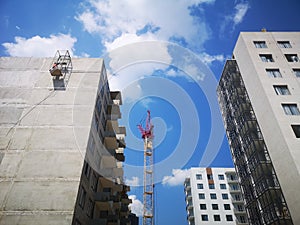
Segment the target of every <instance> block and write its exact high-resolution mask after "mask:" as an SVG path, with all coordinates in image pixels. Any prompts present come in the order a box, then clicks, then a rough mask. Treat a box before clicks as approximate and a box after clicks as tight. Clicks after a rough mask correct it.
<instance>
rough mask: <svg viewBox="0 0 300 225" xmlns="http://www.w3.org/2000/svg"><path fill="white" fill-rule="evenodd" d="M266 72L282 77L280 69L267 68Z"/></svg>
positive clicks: (271, 75) (270, 75) (272, 75)
mask: <svg viewBox="0 0 300 225" xmlns="http://www.w3.org/2000/svg"><path fill="white" fill-rule="evenodd" d="M266 72H267V74H268V76H269V77H275V78H276V77H282V75H281V73H280V71H279V69H266Z"/></svg>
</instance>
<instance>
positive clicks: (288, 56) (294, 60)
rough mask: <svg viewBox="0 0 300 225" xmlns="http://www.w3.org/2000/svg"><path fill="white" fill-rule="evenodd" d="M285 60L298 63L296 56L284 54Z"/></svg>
mask: <svg viewBox="0 0 300 225" xmlns="http://www.w3.org/2000/svg"><path fill="white" fill-rule="evenodd" d="M285 58H286V59H287V61H288V62H299V58H298V55H297V54H285Z"/></svg>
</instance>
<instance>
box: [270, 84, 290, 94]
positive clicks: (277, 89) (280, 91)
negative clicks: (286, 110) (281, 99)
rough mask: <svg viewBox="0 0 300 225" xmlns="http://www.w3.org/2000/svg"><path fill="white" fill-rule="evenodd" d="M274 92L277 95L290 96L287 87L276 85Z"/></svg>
mask: <svg viewBox="0 0 300 225" xmlns="http://www.w3.org/2000/svg"><path fill="white" fill-rule="evenodd" d="M273 87H274V90H275V92H276V94H277V95H290V94H291V93H290V91H289V89H288V86H287V85H274V86H273Z"/></svg>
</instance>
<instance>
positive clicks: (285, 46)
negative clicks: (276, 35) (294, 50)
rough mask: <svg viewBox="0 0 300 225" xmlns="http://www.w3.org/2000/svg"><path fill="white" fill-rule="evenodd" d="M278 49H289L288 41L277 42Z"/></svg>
mask: <svg viewBox="0 0 300 225" xmlns="http://www.w3.org/2000/svg"><path fill="white" fill-rule="evenodd" d="M277 44H278V46H279V48H291V47H292V45H291V43H290V42H289V41H277Z"/></svg>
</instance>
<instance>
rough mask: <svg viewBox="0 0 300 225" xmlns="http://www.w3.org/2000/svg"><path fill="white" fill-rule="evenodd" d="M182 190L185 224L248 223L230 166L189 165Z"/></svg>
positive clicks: (232, 169)
mask: <svg viewBox="0 0 300 225" xmlns="http://www.w3.org/2000/svg"><path fill="white" fill-rule="evenodd" d="M184 191H185V199H186V209H187V220H188V223H189V225H200V224H228V225H233V224H241V225H242V224H245V225H246V224H248V222H247V216H246V212H245V208H244V201H243V197H242V194H241V189H240V186H239V184H238V179H237V176H236V173H235V170H234V168H191V169H190V176H189V177H188V178H186V180H185V182H184Z"/></svg>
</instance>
